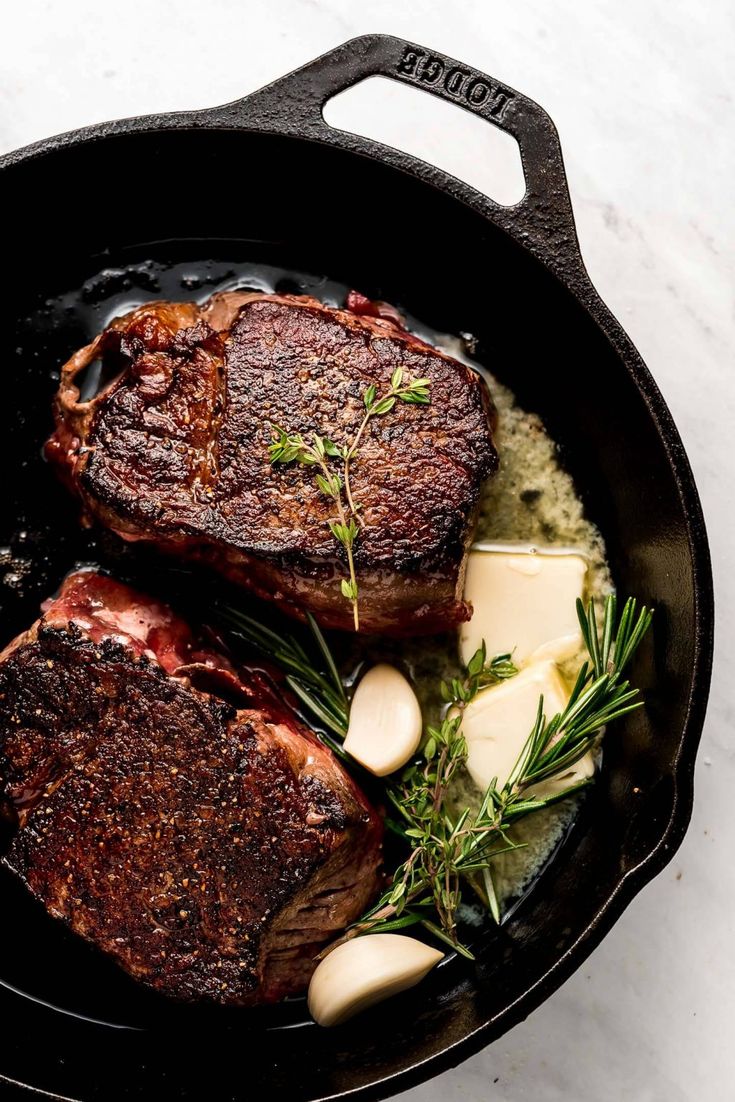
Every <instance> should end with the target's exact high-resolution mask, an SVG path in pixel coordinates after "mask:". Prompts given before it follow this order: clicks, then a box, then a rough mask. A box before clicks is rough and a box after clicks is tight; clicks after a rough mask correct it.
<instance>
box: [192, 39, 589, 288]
mask: <svg viewBox="0 0 735 1102" xmlns="http://www.w3.org/2000/svg"><path fill="white" fill-rule="evenodd" d="M369 76H385V77H390V78H391V79H392V80H397V81H401V82H402V83H404V84H410V85H413V86H414V87H416V88H419V89H421V90H422V91H425V92H431V93H432V95H435V96H438V97H440V98H441V99H444V100H447V101H448V102H449V103H453V104H455V105H457V106H459V107H462V108H464V109H465V110H468V111H472V112H473V113H474V114H476V115H479V116H480V117H481V118H483V119H485V120H486V121H487V122H489V123H492V124H493V126H497V127H499V128H500V129H501V130H504V131H506V132H507V133H509V134H512V136H513V137H514V138H515V139H516V141H517V142H518V145H519V147H520V151H521V162H522V165H523V172H524V176H525V180H526V192H525V195H524V196H523V198H522V199H521V200H520V202H519V203H517V204H516V205H515V206H512V207H505V206H501V205H500V204H498V203H496V202H494V201H493V200H492V199H490V198H488V197H487V196H482V197H481V201H482V203H483V205H484V207H485V213H486V214H487V215H488V217H490V218H491V219H492V220H493V221H494V222H496V223H498V224H500V225H501V226H503V228H505V229H506V230H507V231H508V232H509V233H511V234H512V235H513V236H514V237H516V238H518V239H519V240H520V241H521V243H522V244H523V245H524V246H525V247H526V248H530V249H531V251H532V252H534V253H536V254H537V255H538V256H539V257H540V258H541V259H542V260H543V261H544V262H545V263H547V264H548V265H549V266H551V267H552V268H554V269H555V270H556V271H558V272H559V273H560V274H562V272H563V274H565V275H566V276H567V278H568V279H570V281H574V276H576V277H577V280H578V279H579V277H580V275H584V276H586V273H585V270H584V265H583V262H582V258H581V254H580V250H579V244H578V241H577V234H576V229H575V225H574V215H573V213H572V207H571V202H570V198H569V189H568V186H567V179H566V174H565V172H564V162H563V159H562V153H561V146H560V143H559V136H558V134H557V132H556V128H555V126H554V124H553V122H552V121H551V119H550V118H549V116H548V115H547V114H546V112H545V111H544V110H543V108H541V107H539V105H538V104H537V103H535V102H534V101H533V100H531V99H529V98H528V97H527V96H524V95H522V94H521V93H520V92H516V91H515V90H514V89H512V88H509V87H508V86H507V85H505V84H501V83H499V82H498V81H497V80H495V79H494V78H492V77H489V76H487V75H486V74H484V73H481V72H479V71H477V70H476V69H472V68H471V67H470V66H468V65H462V64H461V63H459V62H457V61H455V60H454V59H453V58H450V57H447V56H445V55H444V54H440V53H436V52H431V51H429V50H426V49H424V48H423V47H422V46H417V45H416V44H415V43H413V42H405V41H403V40H402V39H398V38H394V37H393V36H392V35H372V34H371V35H364V36H362V37H360V38H353V39H350V41H348V42H345V43H343V44H342V45H341V46H338V47H337V48H336V49H334V50H330V51H329V52H328V53H326V54H323V55H322V56H321V57H318V58H316V60H314V61H311V62H309V63H308V64H307V65H304V66H302V67H301V68H300V69H296V70H294V71H293V72H292V73H288V74H287V75H286V76H284V77H281V78H280V79H279V80H276V81H275V82H274V83H272V84H269V85H267V86H266V87H265V88H261V89H259V90H258V91H256V92H253V93H252V94H251V95H249V96H247V97H245V98H244V99H241V100H236V101H235V102H234V103H231V104H226V105H225V106H224V107H218V108H215V109H213V110H212V111H209V112H206V113H205V114H206V115H208V116H209V118H210V119H212V116H214V118H213V119H212V121H216V123H217V125H220V126H222V125H234V126H244V127H246V128H248V129H251V128H252V129H263V130H270V131H276V132H278V133H285V134H292V135H294V136H300V137H306V138H312V139H314V140H316V141H320V142H325V143H327V144H329V145H337V146H342V147H343V148H347V149H351V150H354V151H356V152H362V153H368V154H370V153H373V154H374V153H376V152H378V153H379V156H380V157H381V158H382V159H383V160H387V161H390V162H391V163H393V164H396V165H397V166H398V167H400V168H404V169H408V170H409V171H411V172H413V173H415V174H417V175H422V176H424V177H425V178H428V179H430V180H431V181H433V182H435V183H439V184H440V186H442V185H443V187H444V188H445V190H450V191H452V192H453V193H454V194H459V195H462V194H463V193H466V194H467V195H468V196H469V195H471V196H472V198H473V201H474V202H475V204H476V203H477V199H478V194H479V193H478V192H477V191H475V190H474V189H473V188H471V187H469V185H466V184H463V183H461V182H460V181H458V180H456V179H455V178H454V177H452V176H450V175H448V174H447V173H445V172H442V171H441V170H439V169H437V168H435V167H434V166H429V165H426V164H425V163H424V162H422V161H420V160H418V159H417V158H415V157H412V156H410V155H409V154H406V153H402V152H399V151H398V150H395V149H392V148H391V147H388V146H384V145H382V144H381V143H379V142H376V141H372V140H371V139H368V138H363V137H359V136H357V135H355V134H348V133H346V132H344V131H338V130H335V129H333V128H332V127H330V126H329V125H328V124H327V123H326V121H325V120H324V117H323V114H322V111H323V108H324V106H325V104H326V103H327V101H328V100H330V99H331V98H332V97H333V96H335V95H336V94H337V93H338V92H342V91H344V90H345V89H347V88H350V87H352V86H353V85H355V84H357V83H358V82H359V81H361V80H364V79H365V77H369Z"/></svg>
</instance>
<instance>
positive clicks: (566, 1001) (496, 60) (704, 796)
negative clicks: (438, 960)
mask: <svg viewBox="0 0 735 1102" xmlns="http://www.w3.org/2000/svg"><path fill="white" fill-rule="evenodd" d="M1 10H2V34H0V150H2V151H4V150H7V149H10V148H12V147H13V146H16V145H21V144H24V143H26V142H29V141H32V140H33V139H35V138H40V137H43V136H45V135H47V134H49V133H51V132H55V131H60V130H65V129H68V128H70V127H75V126H79V125H82V124H84V123H88V122H92V121H96V120H101V119H105V118H111V117H116V116H121V115H133V114H139V113H143V112H147V111H155V110H166V109H172V108H184V107H190V106H193V107H199V106H204V105H207V104H215V103H218V102H224V101H226V100H229V99H233V98H235V97H236V96H239V95H241V94H243V93H245V92H247V91H249V90H251V89H254V88H256V87H258V86H259V85H261V84H263V83H265V82H267V81H268V80H270V79H271V78H273V77H276V76H278V75H279V74H281V73H283V72H285V71H286V70H288V69H289V68H292V67H294V66H296V65H297V64H298V63H300V62H303V61H306V60H307V59H309V58H310V57H312V56H315V55H316V54H318V53H320V52H322V51H323V50H325V49H327V48H329V47H330V46H333V45H336V44H337V43H338V42H340V41H341V40H343V39H346V38H348V37H350V36H352V35H354V34H358V33H364V32H367V31H387V32H391V33H394V34H398V35H401V36H404V37H409V38H412V39H414V40H416V41H418V42H421V43H424V44H426V45H427V46H435V47H436V48H439V49H442V50H443V51H444V52H446V53H449V54H451V55H454V56H455V57H458V58H460V59H462V60H464V61H466V62H469V63H471V64H474V65H475V66H477V67H478V68H480V69H484V70H486V71H487V72H489V73H491V74H493V75H495V76H496V77H498V78H500V79H502V80H505V81H507V82H508V83H510V84H511V85H514V86H515V87H517V88H520V89H521V90H523V91H525V92H527V93H529V94H530V95H532V96H533V97H534V98H536V99H538V100H539V101H540V102H541V103H542V104H543V105H544V106H545V107H546V108H547V109H548V110H549V112H550V113H551V115H552V117H553V118H554V120H555V121H556V123H557V125H558V127H559V130H560V132H561V136H562V142H563V146H564V151H565V155H566V162H567V168H568V173H569V179H570V185H571V190H572V198H573V201H574V208H575V211H576V215H577V219H578V225H579V233H580V237H581V241H582V248H583V251H584V254H585V257H586V260H587V263H588V266H589V269H590V272H591V274H592V277H593V279H594V280H595V282H596V284H597V286H598V288H599V290H600V292H601V293H602V296H603V298H604V299H605V300H606V301H607V302H608V303H609V305H610V306H611V307H612V309H613V311H614V312H615V313H617V314H618V316H619V317H620V318H621V320H622V321H623V323H624V325H625V326H626V328H627V329H628V331H629V332H630V334H631V335H632V337H633V340H634V341H635V343H636V344H637V346H638V348H639V349H640V351H641V352H642V354H643V356H644V358H645V359H646V361H647V362H648V364H649V366H650V368H651V370H652V371H653V373H654V375H655V376H656V378H657V380H658V382H659V384H660V385H661V387H662V389H663V392H664V394H665V396H666V398H667V400H668V402H669V404H670V406H671V408H672V410H673V413H674V416H675V418H676V420H677V423H678V425H679V428H680V429H681V432H682V435H683V437H684V441H685V443H686V446H687V448H688V450H689V455H690V457H691V460H692V463H693V466H694V470H695V473H696V475H697V478H698V480H699V486H700V490H701V493H702V497H703V500H704V506H705V511H706V513H707V516H708V520H709V530H710V537H711V541H712V551H713V557H714V567H715V573H716V582H717V588H718V608H719V621H718V640H719V655H718V659H719V660H718V663H717V668H716V673H715V680H714V686H713V694H712V700H711V705H710V712H709V719H708V722H707V727H706V731H705V736H704V744H703V747H702V752H701V756H700V759H699V766H698V772H697V788H696V806H695V811H694V818H693V821H692V825H691V829H690V831H689V834H688V836H687V839H686V841H685V842H684V845H683V846H682V848H681V850H680V851H679V853H678V854H677V855H676V857H675V858H674V860H673V862H672V863H671V865H670V866H669V867H668V868H667V869H666V870H665V872H664V873H663V874H662V875H661V876H660V877H659V878H658V880H657V881H656V882H655V883H654V884H652V885H651V886H650V887H649V888H647V889H646V890H645V891H644V892H643V893H642V895H640V896H639V897H638V899H637V900H636V901H635V902H634V904H633V905H632V906H631V907H630V908H629V910H628V911H627V913H626V914H625V916H624V917H623V919H622V920H621V921H620V922H619V923H618V925H617V926H616V928H615V929H614V931H613V932H612V934H611V935H610V936H609V937H608V938H607V939H606V940H605V941H604V943H603V945H602V946H601V947H600V948H599V949H598V950H597V952H596V953H595V954H594V955H593V956H592V957H591V958H590V960H589V961H588V962H587V963H586V964H585V966H584V967H583V968H582V969H581V970H580V971H579V972H578V973H577V974H576V975H575V976H574V978H573V979H571V980H570V981H569V983H567V984H566V986H565V987H563V988H562V990H561V991H559V992H558V993H557V994H556V995H555V996H554V997H553V998H552V999H550V1000H549V1002H547V1003H546V1004H545V1005H544V1006H543V1007H542V1008H541V1009H540V1010H538V1011H537V1012H536V1013H535V1014H533V1015H532V1016H531V1017H530V1018H529V1019H528V1020H527V1021H526V1022H525V1023H524V1024H523V1025H521V1026H519V1027H518V1028H517V1029H515V1030H514V1031H513V1032H511V1033H510V1034H509V1035H507V1036H506V1037H505V1038H503V1039H502V1040H500V1041H499V1042H498V1043H497V1044H495V1045H493V1046H491V1047H490V1048H488V1049H487V1050H486V1051H485V1052H483V1053H482V1054H481V1055H479V1056H477V1057H475V1058H474V1059H472V1060H470V1061H468V1062H467V1063H466V1064H464V1065H463V1066H461V1067H460V1068H458V1069H456V1070H454V1071H451V1072H449V1073H448V1074H446V1075H445V1076H443V1077H442V1078H440V1079H437V1080H435V1081H434V1082H432V1083H430V1084H427V1085H425V1086H422V1087H419V1088H417V1089H416V1090H414V1091H411V1092H409V1093H408V1094H406V1095H405V1096H404V1097H405V1099H406V1102H439V1100H440V1099H441V1100H442V1102H484V1100H486V1099H491V1098H492V1099H497V1100H498V1102H521V1100H523V1099H530V1098H533V1099H541V1100H543V1102H556V1100H561V1099H563V1100H564V1102H619V1100H622V1099H624V1100H632V1102H658V1100H664V1099H665V1100H666V1102H695V1100H696V1102H709V1100H717V1102H719V1100H725V1099H728V1098H733V1097H735V1086H733V1082H734V1081H735V1046H734V1045H733V1037H732V1029H733V1020H735V950H734V949H733V946H734V945H735V937H734V934H735V929H734V923H733V913H734V912H735V878H734V875H733V867H734V864H735V863H734V861H733V853H734V852H735V816H733V813H732V804H733V796H732V793H733V788H734V787H735V743H734V741H733V702H732V695H731V693H732V682H733V677H732V673H731V671H729V670H728V669H727V667H726V646H727V645H728V644H730V645H733V644H735V600H734V597H735V593H734V588H735V587H734V584H733V561H734V559H735V555H734V553H733V551H734V549H733V529H734V528H735V521H734V520H733V486H734V485H735V459H734V458H733V457H734V456H735V449H734V448H733V443H732V432H733V423H735V365H733V363H732V349H733V346H734V344H735V342H734V341H733V336H734V334H733V278H732V276H733V273H732V268H733V256H734V255H735V251H734V248H733V246H734V245H735V240H734V238H735V234H734V232H733V230H734V221H735V220H734V213H733V212H734V210H735V205H734V204H733V198H734V196H733V180H734V179H735V145H734V144H733V140H732V111H733V104H732V93H731V86H732V72H733V71H735V27H734V26H733V8H732V4H731V3H730V2H729V0H707V3H702V4H691V3H684V2H683V0H637V2H635V0H587V2H584V3H583V2H581V0H576V2H575V0H556V2H555V3H554V4H548V3H546V2H544V0H516V2H514V3H512V4H506V5H502V6H501V5H499V4H497V3H489V2H488V0H452V2H451V4H450V3H449V2H448V0H442V2H441V3H440V2H438V0H423V2H422V0H403V3H401V4H397V3H395V0H362V2H361V3H360V4H353V3H349V2H346V0H341V2H340V0H280V2H279V0H269V2H267V3H266V2H263V0H251V2H250V3H245V2H244V0H207V2H206V3H204V2H202V0H200V2H196V0H127V2H124V3H123V2H119V0H115V2H111V0H103V2H100V0H65V2H64V3H58V0H57V2H53V3H44V2H41V0H24V2H23V3H16V4H12V5H11V4H9V3H4V4H3V5H2V9H1ZM456 115H457V121H456V124H455V126H454V127H453V128H452V130H451V131H450V132H449V133H448V134H447V132H446V131H445V130H444V128H442V130H441V131H438V132H437V133H436V135H435V136H434V137H433V138H432V137H431V136H429V138H428V139H426V145H425V149H426V151H427V154H428V155H431V154H433V155H435V156H437V155H441V156H442V157H449V158H450V163H451V164H453V165H454V167H455V171H458V172H459V173H460V174H461V173H462V171H464V172H471V171H473V166H476V162H478V161H483V160H484V159H485V157H486V158H487V162H488V163H492V162H493V153H492V142H491V141H489V144H488V152H487V153H486V154H482V155H479V154H481V152H482V149H483V147H482V146H479V145H478V142H477V141H476V140H475V139H474V137H471V136H470V135H469V133H468V134H467V136H466V138H465V131H463V130H462V126H463V125H464V123H463V121H462V120H463V118H464V116H462V115H461V113H459V112H456ZM360 117H361V118H362V119H364V118H365V117H366V115H365V108H362V109H361V115H360ZM390 125H391V127H392V130H391V134H392V135H393V137H394V139H395V140H400V139H401V138H402V139H403V140H404V141H405V140H409V139H411V138H412V137H413V136H415V132H416V118H415V109H414V108H412V107H410V106H406V107H403V106H401V107H400V108H399V107H396V108H395V110H392V111H391V119H390ZM500 160H501V161H502V163H503V164H505V161H504V160H502V156H501V157H500ZM500 175H501V181H500V185H501V186H504V185H505V182H506V176H505V173H504V171H501V174H500ZM491 178H492V177H491ZM5 214H6V216H7V212H5Z"/></svg>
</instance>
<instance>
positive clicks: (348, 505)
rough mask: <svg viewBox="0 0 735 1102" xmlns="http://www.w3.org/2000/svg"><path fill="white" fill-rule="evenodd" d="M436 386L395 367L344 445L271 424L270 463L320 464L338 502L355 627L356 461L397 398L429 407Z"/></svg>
mask: <svg viewBox="0 0 735 1102" xmlns="http://www.w3.org/2000/svg"><path fill="white" fill-rule="evenodd" d="M430 386H431V382H430V380H429V379H408V378H406V377H405V376H404V371H403V368H402V367H397V368H396V369H395V371H394V372H393V375H392V376H391V381H390V386H389V387H388V389H387V390H386V391H385V392H384V393H379V392H378V388H377V387H376V386H375V384H373V383H371V384H370V386H368V387H367V388H366V390H365V391H364V393H363V395H362V403H363V406H364V413H363V415H362V419H361V421H360V424H359V425H358V428H357V431H356V432H355V435H354V436H353V437H352V439H351V440H350V441H348V442H347V443H345V444H342V445H341V446H340V445H338V444H336V443H335V442H334V441H333V440H330V439H329V438H328V437H326V436H322V435H320V434H319V433H317V432H312V433H311V434H310V435H309V437H308V438H307V437H305V436H304V435H303V434H302V433H300V432H287V431H286V430H285V429H284V428H281V426H280V425H271V430H272V437H271V442H270V444H269V445H268V456H269V459H270V462H271V463H272V464H273V465H274V466H275V465H277V464H283V465H286V464H289V463H298V464H299V465H301V466H304V467H314V468H315V474H314V480H315V482H316V484H317V486H318V488H319V491H320V492H321V493H322V495H323V496H324V497H326V498H328V500H329V501H331V502H333V503H334V508H335V514H336V515H335V516H334V517H330V519H329V520H328V521H327V524H328V526H329V531H330V532H331V533H332V536H333V537H334V539H335V540H336V541H337V543H338V544H340V545H341V546H342V547H343V548H344V550H345V554H346V556H347V573H348V576H347V577H346V578H343V579H342V582H341V591H342V596H343V597H345V598H346V599H347V600H348V601H349V602H350V604H351V605H352V613H353V619H354V624H355V631H359V630H360V613H359V606H358V596H359V593H358V584H357V575H356V571H355V554H354V553H355V545H356V543H357V540H358V538H359V535H360V530H361V528H362V526H363V520H362V517H361V516H360V511H361V509H362V505H360V504H359V503H358V502H356V501H355V499H354V496H353V493H352V481H351V474H352V465H353V464H354V462H355V460H356V458H357V456H358V453H359V447H360V444H361V443H362V440H363V439H364V436H365V433H366V431H367V428H368V426H369V424H370V422H371V421H372V420H373V418H375V417H384V416H385V415H386V414H387V413H390V411H391V410H392V409H393V407H394V406H395V404H396V402H397V401H400V402H405V403H407V404H408V405H428V404H429V402H430V401H431V398H430V395H429V387H430ZM335 459H336V460H339V461H340V463H341V469H338V470H334V469H333V467H332V466H331V461H332V460H335Z"/></svg>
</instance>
